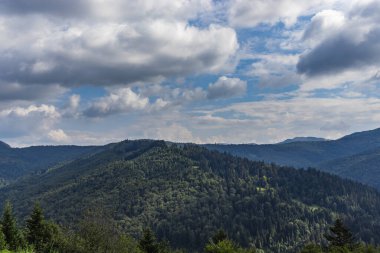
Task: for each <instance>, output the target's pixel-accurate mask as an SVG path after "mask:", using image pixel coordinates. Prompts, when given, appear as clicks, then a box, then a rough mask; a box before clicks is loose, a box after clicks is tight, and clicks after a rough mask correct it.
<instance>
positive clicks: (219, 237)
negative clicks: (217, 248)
mask: <svg viewBox="0 0 380 253" xmlns="http://www.w3.org/2000/svg"><path fill="white" fill-rule="evenodd" d="M226 239H228V237H227V234H226V232H224V230H223V229H219V230H218V231H217V232H216V233H215V234H214V235H213V236H212V238H211V241H212V242H213V243H215V244H217V243H218V242H221V241H224V240H226Z"/></svg>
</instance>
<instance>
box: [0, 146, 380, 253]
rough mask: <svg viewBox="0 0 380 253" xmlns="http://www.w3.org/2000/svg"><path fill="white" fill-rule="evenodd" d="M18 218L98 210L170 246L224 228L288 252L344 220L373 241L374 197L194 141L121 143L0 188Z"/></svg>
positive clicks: (193, 243)
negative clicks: (38, 212)
mask: <svg viewBox="0 0 380 253" xmlns="http://www.w3.org/2000/svg"><path fill="white" fill-rule="evenodd" d="M5 199H10V200H11V201H12V202H13V204H14V206H15V211H16V212H17V214H18V216H19V217H25V216H26V215H27V214H28V213H29V212H30V209H31V207H32V203H33V202H35V201H39V202H41V204H42V206H43V208H44V210H46V214H47V216H48V217H50V218H54V219H55V220H57V221H59V222H60V223H61V224H71V225H75V224H76V221H77V220H78V219H79V218H80V217H81V215H82V214H83V211H84V210H86V209H88V208H101V209H104V210H107V211H108V212H109V213H110V214H112V216H113V218H114V220H115V221H116V222H117V224H118V225H119V226H120V227H121V228H122V229H123V230H124V231H126V232H128V233H130V234H132V235H135V236H137V235H138V234H140V233H141V231H142V228H144V227H151V228H153V230H154V231H155V232H156V233H157V235H158V236H159V238H166V239H168V240H169V241H170V242H171V243H172V246H174V247H181V248H187V249H188V250H199V247H202V245H204V244H205V243H206V242H207V240H208V238H209V237H210V235H212V234H213V233H214V232H215V231H216V230H218V229H220V228H223V229H224V230H225V231H229V233H230V236H231V237H232V239H234V240H236V241H237V242H239V243H240V244H242V245H243V246H248V245H255V246H257V247H259V248H264V249H268V250H270V251H272V252H285V251H293V250H295V249H296V248H299V247H301V246H302V245H304V244H305V243H307V242H310V241H315V242H319V241H321V239H322V234H323V232H324V231H325V229H326V226H327V225H328V224H331V223H332V221H333V220H334V219H335V218H336V217H338V216H341V217H343V218H344V220H345V222H346V223H347V224H348V225H349V226H350V227H351V228H352V229H353V231H354V232H355V233H357V236H358V238H360V239H362V240H364V241H366V242H371V241H373V240H374V241H380V194H379V193H377V192H376V191H375V190H373V189H371V188H369V187H366V186H363V185H361V184H358V183H353V182H351V181H348V180H343V179H340V178H338V177H336V176H332V175H328V174H325V173H323V172H319V171H315V170H307V171H305V170H296V169H292V168H288V167H278V166H275V165H267V164H264V163H262V162H253V161H249V160H247V159H241V158H237V157H233V156H230V155H227V154H221V153H218V152H213V151H208V150H206V149H204V148H201V147H199V146H195V145H182V146H181V147H180V146H177V145H174V144H172V145H167V144H166V143H165V142H160V141H147V140H145V141H124V142H121V143H118V144H116V145H113V146H109V147H108V149H107V150H105V151H103V152H100V153H98V154H95V155H92V156H89V157H84V158H81V159H78V160H76V161H73V162H71V163H68V164H65V165H63V166H61V167H55V168H54V169H51V170H48V171H46V172H44V173H42V174H41V175H34V176H30V177H28V178H24V179H22V180H20V181H18V182H16V183H14V184H12V185H10V186H8V187H5V188H2V189H0V200H1V201H4V200H5Z"/></svg>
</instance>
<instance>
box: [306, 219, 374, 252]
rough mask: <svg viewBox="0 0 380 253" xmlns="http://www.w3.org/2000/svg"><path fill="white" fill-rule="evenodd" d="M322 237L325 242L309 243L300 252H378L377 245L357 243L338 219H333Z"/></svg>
mask: <svg viewBox="0 0 380 253" xmlns="http://www.w3.org/2000/svg"><path fill="white" fill-rule="evenodd" d="M324 237H325V240H326V242H327V244H322V245H318V244H309V245H307V246H305V247H304V248H303V249H302V250H301V252H300V253H380V248H379V247H375V246H374V245H365V244H362V243H358V242H357V239H356V238H355V236H354V235H353V234H352V232H351V231H350V230H349V229H348V228H347V227H346V226H345V225H344V224H343V222H342V220H340V219H337V220H336V221H335V224H334V226H332V227H330V230H329V232H328V233H326V234H325V235H324Z"/></svg>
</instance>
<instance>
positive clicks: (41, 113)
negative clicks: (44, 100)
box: [0, 104, 61, 137]
mask: <svg viewBox="0 0 380 253" xmlns="http://www.w3.org/2000/svg"><path fill="white" fill-rule="evenodd" d="M60 117H61V115H60V113H59V112H58V110H57V108H56V107H54V106H52V105H45V104H42V105H30V106H27V107H12V108H9V109H4V110H2V111H0V120H1V124H0V133H1V135H2V136H7V137H14V136H18V137H20V136H26V135H32V134H37V135H40V136H45V135H46V133H47V132H48V131H49V130H50V129H51V127H53V126H54V125H55V124H56V123H57V122H58V121H59V119H60Z"/></svg>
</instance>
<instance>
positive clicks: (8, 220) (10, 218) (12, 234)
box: [1, 201, 21, 250]
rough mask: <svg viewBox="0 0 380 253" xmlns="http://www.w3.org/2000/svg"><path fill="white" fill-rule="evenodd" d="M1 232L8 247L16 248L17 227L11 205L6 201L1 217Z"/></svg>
mask: <svg viewBox="0 0 380 253" xmlns="http://www.w3.org/2000/svg"><path fill="white" fill-rule="evenodd" d="M1 225H2V227H1V228H2V232H3V234H4V239H5V242H6V244H7V246H8V248H9V249H11V250H16V249H17V248H19V247H20V246H21V245H20V243H21V242H20V233H19V231H18V229H17V224H16V219H15V217H14V215H13V212H12V205H11V203H10V202H8V201H7V202H6V203H5V206H4V211H3V219H2V221H1Z"/></svg>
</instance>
